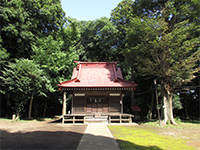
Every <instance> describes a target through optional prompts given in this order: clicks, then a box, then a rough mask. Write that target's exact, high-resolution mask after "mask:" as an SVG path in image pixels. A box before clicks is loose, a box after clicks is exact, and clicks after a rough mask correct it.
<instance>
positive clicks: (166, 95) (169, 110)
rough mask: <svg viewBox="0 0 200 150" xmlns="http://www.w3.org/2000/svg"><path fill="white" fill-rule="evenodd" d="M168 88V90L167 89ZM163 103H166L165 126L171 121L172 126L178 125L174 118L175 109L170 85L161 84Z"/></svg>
mask: <svg viewBox="0 0 200 150" xmlns="http://www.w3.org/2000/svg"><path fill="white" fill-rule="evenodd" d="M166 87H168V88H166ZM161 90H162V94H163V95H162V96H163V102H164V106H163V107H164V125H166V123H167V122H168V121H169V122H170V123H171V124H174V125H176V122H175V120H174V116H173V107H172V93H171V92H170V90H169V85H164V84H161Z"/></svg>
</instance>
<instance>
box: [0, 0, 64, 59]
mask: <svg viewBox="0 0 200 150" xmlns="http://www.w3.org/2000/svg"><path fill="white" fill-rule="evenodd" d="M0 12H1V13H0V18H1V29H0V30H1V32H0V33H1V36H2V40H3V44H2V46H3V47H4V48H5V49H6V50H7V51H8V52H9V53H10V54H11V57H12V58H16V57H17V58H21V57H30V55H31V54H32V51H31V44H32V43H34V42H35V39H36V37H44V36H48V35H55V34H56V33H57V31H59V30H60V28H61V27H62V25H63V23H64V12H63V10H62V7H61V5H60V0H12V1H8V0H2V1H1V4H0ZM54 37H55V36H54Z"/></svg>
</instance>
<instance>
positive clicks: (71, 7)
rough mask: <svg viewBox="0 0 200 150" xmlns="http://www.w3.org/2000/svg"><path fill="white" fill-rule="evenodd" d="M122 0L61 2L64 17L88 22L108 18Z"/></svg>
mask: <svg viewBox="0 0 200 150" xmlns="http://www.w3.org/2000/svg"><path fill="white" fill-rule="evenodd" d="M121 1H122V0H61V5H62V8H63V10H64V11H65V13H66V14H65V15H66V17H68V16H70V17H72V18H75V19H77V20H79V21H82V20H83V21H89V20H96V19H100V18H101V17H108V18H109V17H110V13H111V11H112V10H113V9H114V8H115V7H116V6H117V5H118V4H119V3H120V2H121Z"/></svg>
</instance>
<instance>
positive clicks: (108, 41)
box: [79, 17, 118, 61]
mask: <svg viewBox="0 0 200 150" xmlns="http://www.w3.org/2000/svg"><path fill="white" fill-rule="evenodd" d="M116 34H117V30H116V28H115V26H114V24H113V23H111V22H110V21H109V19H108V18H105V17H103V18H101V19H97V20H95V21H88V22H83V29H82V31H81V41H80V45H79V49H82V50H83V51H84V53H82V55H81V56H80V58H81V59H80V60H86V61H113V60H116V59H117V57H118V53H117V51H116V48H115V46H116V43H115V35H116Z"/></svg>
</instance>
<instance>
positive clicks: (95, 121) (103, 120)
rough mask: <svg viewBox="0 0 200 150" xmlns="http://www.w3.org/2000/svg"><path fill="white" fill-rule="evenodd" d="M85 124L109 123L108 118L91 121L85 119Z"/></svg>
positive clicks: (91, 119)
mask: <svg viewBox="0 0 200 150" xmlns="http://www.w3.org/2000/svg"><path fill="white" fill-rule="evenodd" d="M85 123H86V124H89V123H108V119H106V118H90V119H85Z"/></svg>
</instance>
